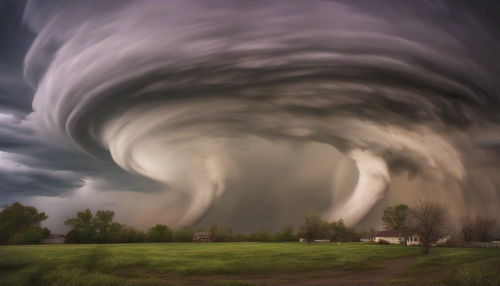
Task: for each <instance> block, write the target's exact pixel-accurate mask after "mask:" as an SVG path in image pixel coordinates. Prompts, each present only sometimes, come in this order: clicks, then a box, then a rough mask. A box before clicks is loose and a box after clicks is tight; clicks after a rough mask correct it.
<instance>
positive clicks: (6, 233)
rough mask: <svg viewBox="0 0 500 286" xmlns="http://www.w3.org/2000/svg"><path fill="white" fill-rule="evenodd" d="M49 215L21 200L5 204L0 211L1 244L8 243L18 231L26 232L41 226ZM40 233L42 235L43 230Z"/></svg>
mask: <svg viewBox="0 0 500 286" xmlns="http://www.w3.org/2000/svg"><path fill="white" fill-rule="evenodd" d="M48 217H49V216H48V215H45V213H44V212H42V213H39V212H38V210H37V209H36V208H35V207H32V206H24V205H22V204H21V203H19V202H15V203H12V204H11V205H10V206H9V205H5V206H4V208H3V210H2V211H1V212H0V244H7V243H8V242H9V241H10V239H11V238H12V236H14V235H15V234H16V233H18V232H21V231H23V232H26V231H27V229H30V228H31V227H34V226H38V227H39V226H40V225H41V223H42V221H44V220H46V219H47V218H48ZM28 232H29V231H28ZM40 234H41V235H42V233H41V232H40ZM39 238H41V237H39ZM16 241H18V239H16Z"/></svg>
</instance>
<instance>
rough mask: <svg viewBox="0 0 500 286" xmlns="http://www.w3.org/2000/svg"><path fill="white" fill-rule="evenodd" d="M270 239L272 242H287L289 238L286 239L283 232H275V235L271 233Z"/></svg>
mask: <svg viewBox="0 0 500 286" xmlns="http://www.w3.org/2000/svg"><path fill="white" fill-rule="evenodd" d="M269 241H270V242H286V241H287V240H286V238H285V236H283V233H281V232H278V233H275V234H274V235H271V237H270V239H269Z"/></svg>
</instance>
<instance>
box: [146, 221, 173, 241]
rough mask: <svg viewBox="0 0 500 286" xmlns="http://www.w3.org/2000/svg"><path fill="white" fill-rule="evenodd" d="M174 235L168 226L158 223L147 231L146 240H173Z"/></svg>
mask: <svg viewBox="0 0 500 286" xmlns="http://www.w3.org/2000/svg"><path fill="white" fill-rule="evenodd" d="M173 236H174V235H173V232H172V231H171V230H170V228H168V226H166V225H162V224H157V225H156V226H154V227H152V228H150V229H148V231H147V232H146V242H171V241H172V239H173Z"/></svg>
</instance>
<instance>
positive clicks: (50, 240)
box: [40, 234, 66, 243]
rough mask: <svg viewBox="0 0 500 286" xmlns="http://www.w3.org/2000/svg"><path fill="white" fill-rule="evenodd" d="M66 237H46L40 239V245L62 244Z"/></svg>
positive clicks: (56, 235) (55, 235)
mask: <svg viewBox="0 0 500 286" xmlns="http://www.w3.org/2000/svg"><path fill="white" fill-rule="evenodd" d="M65 240H66V237H65V236H64V235H62V234H51V235H49V236H47V237H44V238H40V242H41V243H64V242H65Z"/></svg>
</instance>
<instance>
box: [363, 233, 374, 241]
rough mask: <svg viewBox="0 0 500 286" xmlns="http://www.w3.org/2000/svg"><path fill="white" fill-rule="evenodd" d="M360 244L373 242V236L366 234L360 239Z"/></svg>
mask: <svg viewBox="0 0 500 286" xmlns="http://www.w3.org/2000/svg"><path fill="white" fill-rule="evenodd" d="M360 240H361V241H362V242H372V241H373V236H371V235H369V234H367V235H363V237H361V239H360Z"/></svg>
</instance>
